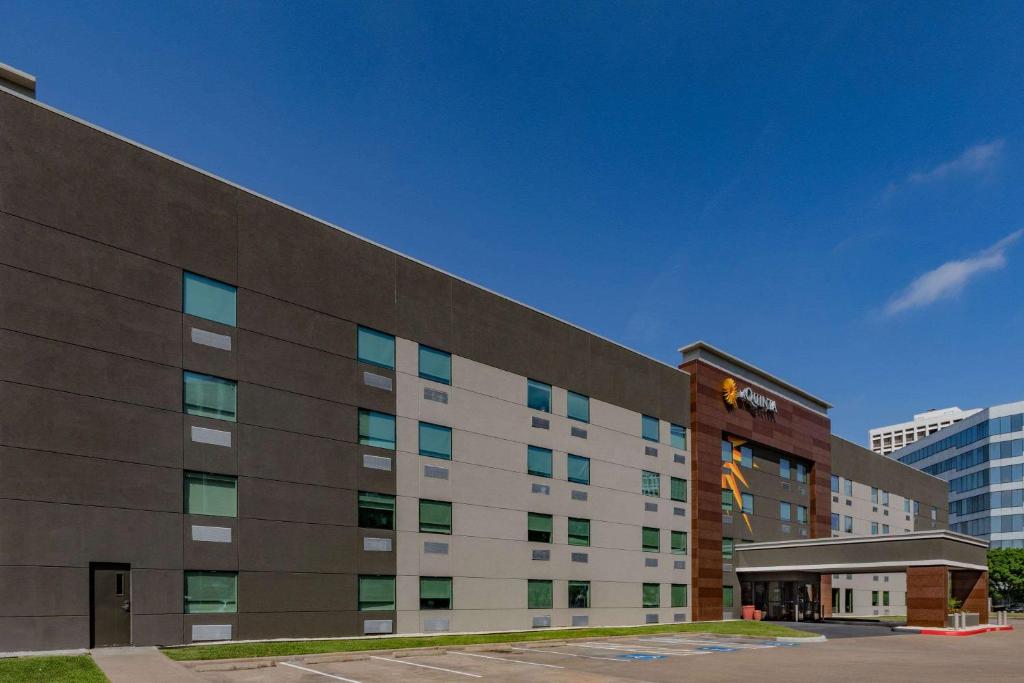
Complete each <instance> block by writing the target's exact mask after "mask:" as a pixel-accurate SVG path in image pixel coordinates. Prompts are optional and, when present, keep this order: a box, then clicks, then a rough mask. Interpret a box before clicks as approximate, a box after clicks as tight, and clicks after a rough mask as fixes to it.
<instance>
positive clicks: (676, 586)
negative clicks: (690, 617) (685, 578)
mask: <svg viewBox="0 0 1024 683" xmlns="http://www.w3.org/2000/svg"><path fill="white" fill-rule="evenodd" d="M679 593H682V597H681V598H678V599H677V596H678V594H679ZM669 600H670V606H671V607H672V608H673V609H679V608H681V607H689V604H688V603H689V602H690V590H689V586H688V585H687V584H685V583H673V584H672V588H671V589H670V597H669Z"/></svg>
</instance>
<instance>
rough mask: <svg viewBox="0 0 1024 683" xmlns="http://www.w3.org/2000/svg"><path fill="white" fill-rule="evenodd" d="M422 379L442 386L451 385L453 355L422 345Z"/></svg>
mask: <svg viewBox="0 0 1024 683" xmlns="http://www.w3.org/2000/svg"><path fill="white" fill-rule="evenodd" d="M420 377H422V378H423V379H429V380H432V381H434V382H440V383H441V384H451V383H452V354H450V353H446V352H444V351H438V350H437V349H432V348H430V347H429V346H423V345H422V344H420Z"/></svg>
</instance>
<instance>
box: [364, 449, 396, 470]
mask: <svg viewBox="0 0 1024 683" xmlns="http://www.w3.org/2000/svg"><path fill="white" fill-rule="evenodd" d="M363 467H365V468H367V469H370V470H384V471H385V472H390V471H391V458H387V457H384V456H383V455H370V454H369V453H363Z"/></svg>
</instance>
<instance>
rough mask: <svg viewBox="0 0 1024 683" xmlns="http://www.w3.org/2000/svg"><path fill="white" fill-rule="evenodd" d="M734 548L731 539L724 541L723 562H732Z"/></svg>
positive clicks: (724, 539)
mask: <svg viewBox="0 0 1024 683" xmlns="http://www.w3.org/2000/svg"><path fill="white" fill-rule="evenodd" d="M733 547H734V543H733V540H732V539H731V538H723V539H722V562H732V550H733Z"/></svg>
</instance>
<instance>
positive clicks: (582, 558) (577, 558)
mask: <svg viewBox="0 0 1024 683" xmlns="http://www.w3.org/2000/svg"><path fill="white" fill-rule="evenodd" d="M572 561H573V562H584V563H587V562H590V557H589V556H588V555H587V554H586V553H573V554H572Z"/></svg>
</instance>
